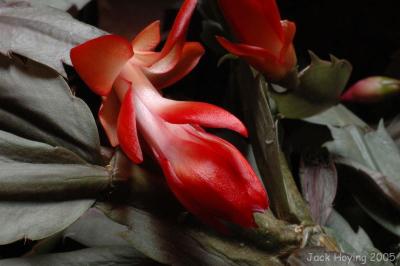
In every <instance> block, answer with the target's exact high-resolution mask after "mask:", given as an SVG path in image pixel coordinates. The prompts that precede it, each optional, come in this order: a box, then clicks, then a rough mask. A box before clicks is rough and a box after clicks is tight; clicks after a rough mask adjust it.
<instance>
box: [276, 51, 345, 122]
mask: <svg viewBox="0 0 400 266" xmlns="http://www.w3.org/2000/svg"><path fill="white" fill-rule="evenodd" d="M310 56H311V64H310V65H309V66H308V67H307V68H306V69H304V70H303V71H302V72H301V73H300V74H299V79H300V85H299V87H297V88H296V89H294V90H292V91H288V92H285V93H273V90H271V91H272V95H271V96H272V97H273V98H274V100H275V101H276V104H277V106H278V110H279V112H280V113H281V114H282V115H283V116H285V117H287V118H305V117H309V116H312V115H315V114H318V113H320V112H322V111H325V110H326V109H328V108H330V107H332V106H333V105H335V104H337V103H338V102H339V97H340V94H341V93H342V91H343V90H344V88H345V86H346V84H347V81H348V79H349V78H350V74H351V70H352V67H351V64H350V63H349V62H348V61H346V60H341V59H337V58H336V57H334V56H331V61H324V60H321V59H320V58H318V57H317V56H316V55H315V54H313V53H311V52H310Z"/></svg>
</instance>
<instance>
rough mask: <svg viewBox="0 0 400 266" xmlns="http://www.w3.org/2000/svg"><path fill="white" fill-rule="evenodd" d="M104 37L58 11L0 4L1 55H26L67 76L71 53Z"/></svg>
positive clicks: (38, 7) (97, 31) (49, 8)
mask: <svg viewBox="0 0 400 266" xmlns="http://www.w3.org/2000/svg"><path fill="white" fill-rule="evenodd" d="M54 2H57V1H54ZM104 34H105V32H103V31H101V30H99V29H97V28H95V27H93V26H90V25H87V24H85V23H82V22H79V21H78V20H75V19H73V18H72V17H71V16H70V15H69V14H68V13H65V12H63V11H61V10H57V9H55V8H51V7H46V6H36V7H30V6H21V5H19V6H17V7H15V6H14V7H13V6H12V5H11V6H7V5H4V6H1V5H0V39H1V42H0V53H2V54H4V55H7V54H10V53H17V54H20V55H23V56H26V57H28V58H30V59H32V60H34V61H37V62H40V63H42V64H44V65H47V66H49V67H51V68H53V69H55V70H56V71H57V72H58V73H60V74H62V75H64V76H65V75H66V74H65V71H64V67H63V65H62V62H65V63H66V64H70V63H71V62H70V58H69V50H70V49H71V48H72V47H74V46H76V45H78V44H80V43H83V42H85V41H87V40H90V39H93V38H95V37H98V36H101V35H104Z"/></svg>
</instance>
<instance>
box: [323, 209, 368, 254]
mask: <svg viewBox="0 0 400 266" xmlns="http://www.w3.org/2000/svg"><path fill="white" fill-rule="evenodd" d="M326 226H327V227H328V228H330V229H332V230H333V231H334V235H335V238H336V239H337V240H338V243H339V245H340V247H341V249H342V251H344V252H347V253H353V252H364V251H366V250H371V249H374V248H375V247H374V245H373V243H372V241H371V239H370V238H369V237H368V235H367V234H366V233H365V231H364V230H363V229H362V228H361V227H359V228H358V231H357V233H356V232H354V231H353V228H352V227H351V226H350V224H349V223H348V222H347V221H346V220H345V219H344V218H343V217H342V216H341V215H340V214H339V213H338V212H337V211H335V210H334V211H333V212H331V214H330V216H329V217H328V219H327V223H326Z"/></svg>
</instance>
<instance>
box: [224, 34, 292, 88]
mask: <svg viewBox="0 0 400 266" xmlns="http://www.w3.org/2000/svg"><path fill="white" fill-rule="evenodd" d="M217 40H218V41H219V43H220V44H221V45H222V46H223V47H224V48H225V49H227V50H228V51H229V52H230V53H232V54H234V55H237V56H239V57H243V59H245V60H246V61H247V62H248V63H249V64H250V65H251V66H253V67H254V68H255V69H257V70H258V71H260V72H261V73H263V74H264V75H266V76H267V77H268V78H269V79H271V80H272V81H278V80H280V79H282V78H283V77H285V75H286V74H287V73H288V72H289V71H291V70H292V69H293V68H294V67H295V65H296V62H297V59H296V53H295V51H294V48H293V45H290V46H289V48H288V49H287V51H286V54H284V55H283V57H282V58H280V57H275V56H273V55H272V54H271V53H269V52H268V51H267V50H265V49H263V48H260V47H254V46H249V45H244V44H233V43H231V42H229V41H228V40H226V39H224V38H222V37H217Z"/></svg>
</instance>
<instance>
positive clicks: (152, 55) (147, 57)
mask: <svg viewBox="0 0 400 266" xmlns="http://www.w3.org/2000/svg"><path fill="white" fill-rule="evenodd" d="M159 59H160V53H159V52H152V51H144V52H142V51H136V52H135V55H134V56H133V57H132V59H131V60H130V62H131V63H132V64H135V65H138V66H141V67H150V66H151V65H153V64H154V63H155V62H157V60H159Z"/></svg>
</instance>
